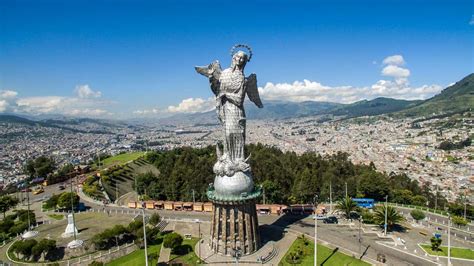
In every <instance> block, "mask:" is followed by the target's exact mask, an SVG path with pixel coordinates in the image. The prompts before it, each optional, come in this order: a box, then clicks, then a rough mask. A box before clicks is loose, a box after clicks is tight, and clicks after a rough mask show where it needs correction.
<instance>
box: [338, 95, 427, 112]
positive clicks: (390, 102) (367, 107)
mask: <svg viewBox="0 0 474 266" xmlns="http://www.w3.org/2000/svg"><path fill="white" fill-rule="evenodd" d="M420 102H421V101H407V100H397V99H391V98H384V97H379V98H376V99H373V100H370V101H368V100H362V101H358V102H355V103H351V104H347V105H344V106H342V107H340V108H337V109H335V110H331V111H330V113H331V114H333V115H337V116H346V117H359V116H373V115H381V114H388V113H393V112H397V111H400V110H403V109H406V108H409V107H412V106H415V105H417V104H419V103H420Z"/></svg>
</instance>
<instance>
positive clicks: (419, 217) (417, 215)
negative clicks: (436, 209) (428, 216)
mask: <svg viewBox="0 0 474 266" xmlns="http://www.w3.org/2000/svg"><path fill="white" fill-rule="evenodd" d="M410 215H411V217H412V218H413V219H415V220H416V221H417V222H418V221H419V220H423V219H425V213H424V212H422V211H421V210H417V209H415V210H412V211H411V212H410Z"/></svg>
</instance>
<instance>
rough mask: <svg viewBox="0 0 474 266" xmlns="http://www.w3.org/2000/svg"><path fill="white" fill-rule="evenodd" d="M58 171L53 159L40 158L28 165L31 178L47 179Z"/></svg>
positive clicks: (27, 168)
mask: <svg viewBox="0 0 474 266" xmlns="http://www.w3.org/2000/svg"><path fill="white" fill-rule="evenodd" d="M55 169H56V165H55V163H54V160H53V159H52V158H49V157H46V156H40V157H38V158H36V159H35V160H29V161H28V162H27V163H26V169H25V170H26V172H27V173H28V175H29V176H30V177H46V176H48V174H50V173H52V172H53V171H54V170H55Z"/></svg>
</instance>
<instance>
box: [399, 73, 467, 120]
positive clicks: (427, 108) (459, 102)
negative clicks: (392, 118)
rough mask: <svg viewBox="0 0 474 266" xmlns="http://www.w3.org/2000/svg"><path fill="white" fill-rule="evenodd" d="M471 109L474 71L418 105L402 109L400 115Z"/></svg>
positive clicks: (426, 114) (420, 114)
mask: <svg viewBox="0 0 474 266" xmlns="http://www.w3.org/2000/svg"><path fill="white" fill-rule="evenodd" d="M469 109H471V110H473V109H474V73H472V74H470V75H468V76H466V77H465V78H463V79H462V80H460V81H458V82H456V83H455V84H453V85H452V86H449V87H447V88H446V89H444V90H443V91H442V92H441V93H440V94H438V95H436V96H434V97H432V98H430V99H428V100H425V101H423V102H421V103H420V104H418V105H417V106H414V107H411V108H408V109H406V110H403V111H401V112H400V113H399V115H402V116H431V115H433V114H442V113H457V112H462V111H465V110H469Z"/></svg>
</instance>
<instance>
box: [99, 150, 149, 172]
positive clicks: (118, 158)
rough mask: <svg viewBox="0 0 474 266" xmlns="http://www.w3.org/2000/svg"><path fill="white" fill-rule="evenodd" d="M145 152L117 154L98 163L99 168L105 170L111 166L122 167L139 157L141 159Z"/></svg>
mask: <svg viewBox="0 0 474 266" xmlns="http://www.w3.org/2000/svg"><path fill="white" fill-rule="evenodd" d="M144 155H145V152H143V151H137V152H128V153H122V154H118V155H115V156H112V157H109V158H105V159H104V160H101V161H100V168H107V167H110V166H113V165H123V164H126V163H128V162H131V161H134V160H137V159H138V158H140V157H143V156H144ZM93 167H94V168H97V164H93Z"/></svg>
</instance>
